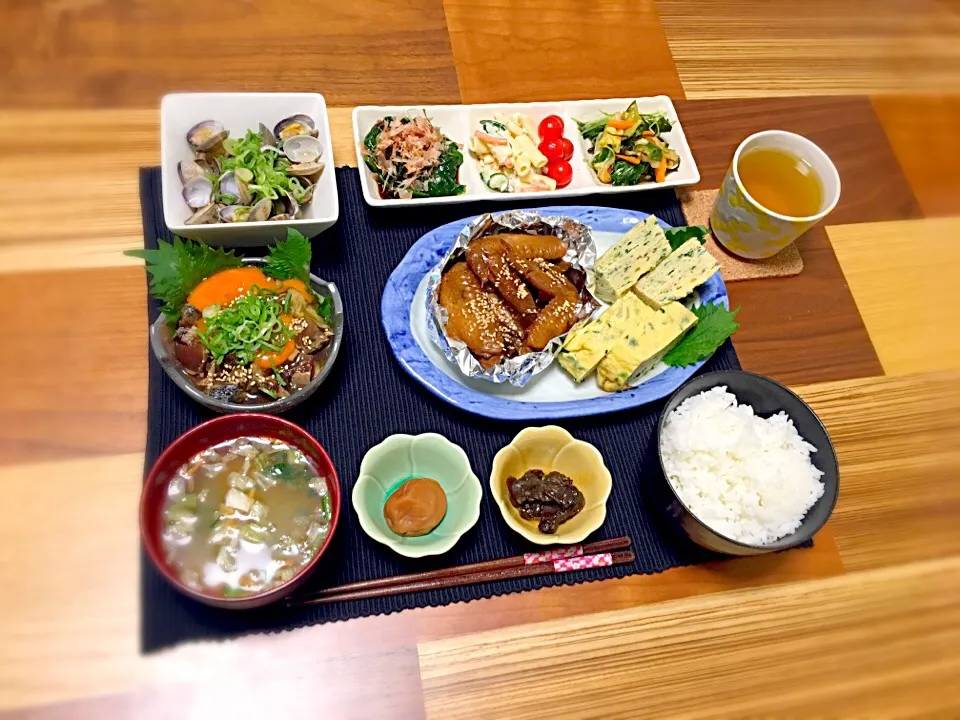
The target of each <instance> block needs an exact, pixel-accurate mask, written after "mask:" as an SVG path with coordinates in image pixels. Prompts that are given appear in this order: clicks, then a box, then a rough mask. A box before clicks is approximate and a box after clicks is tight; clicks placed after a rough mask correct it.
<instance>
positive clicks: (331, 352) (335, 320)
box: [150, 258, 343, 413]
mask: <svg viewBox="0 0 960 720" xmlns="http://www.w3.org/2000/svg"><path fill="white" fill-rule="evenodd" d="M244 263H245V264H247V265H256V266H261V265H263V263H264V260H263V258H247V259H245V260H244ZM310 287H312V288H313V290H314V292H316V293H317V294H318V295H320V296H321V297H329V298H330V299H331V301H332V302H333V317H332V319H331V320H330V327H331V328H333V342H331V343H330V344H329V345H327V347H326V348H324V349H323V350H322V351H321V357H322V358H323V360H324V363H323V367H321V368H320V372H318V373H317V376H316V377H315V378H313V380H311V381H310V383H309V384H308V385H307V386H306V387H305V388H303V389H302V390H299V391H297V392H295V393H293V394H292V395H290V396H289V397H285V398H282V399H280V400H271V401H270V402H265V403H258V404H240V403H231V402H223V401H221V400H216V399H214V398H212V397H210V396H209V395H207V394H206V393H205V392H203V391H201V390H200V389H198V388H197V386H196V385H194V384H193V382H191V380H190V377H189V376H188V375H187V374H186V373H185V372H184V371H183V370H182V369H181V368H180V363H178V362H177V359H176V357H175V356H174V354H173V333H172V332H171V330H170V326H169V325H167V319H166V317H164V316H163V315H160V317H158V318H157V319H156V320H155V321H154V323H153V325H151V326H150V346H151V347H152V348H153V354H154V355H156V356H157V360H158V361H160V366H161V367H162V368H163V369H164V371H165V372H166V373H167V375H169V376H170V379H171V380H173V381H174V382H175V383H176V384H177V386H178V387H179V388H180V389H181V390H183V391H184V392H185V393H186V394H187V395H189V396H190V397H191V398H193V399H194V400H196V401H197V402H198V403H200V404H201V405H204V406H205V407H208V408H210V409H211V410H215V411H216V412H221V413H235V412H259V413H281V412H284V411H286V410H289V409H290V408H293V407H295V406H297V405H299V404H300V403H302V402H303V401H304V400H306V399H307V398H308V397H310V396H311V395H313V393H314V392H316V390H317V388H318V387H320V384H321V383H322V382H323V381H324V380H326V378H327V375H329V374H330V370H331V369H332V368H333V363H334V362H335V361H336V359H337V354H338V353H339V352H340V343H341V342H342V341H343V301H342V300H341V299H340V291H339V290H337V286H336V285H334V284H333V283H332V282H327V281H326V280H321V279H320V278H318V277H317V276H316V275H310Z"/></svg>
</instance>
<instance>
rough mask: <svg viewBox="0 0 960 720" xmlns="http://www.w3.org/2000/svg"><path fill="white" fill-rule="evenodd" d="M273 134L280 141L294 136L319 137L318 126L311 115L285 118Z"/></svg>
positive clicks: (274, 129)
mask: <svg viewBox="0 0 960 720" xmlns="http://www.w3.org/2000/svg"><path fill="white" fill-rule="evenodd" d="M273 134H274V135H275V136H276V138H277V139H278V140H280V141H283V140H286V139H287V138H290V137H293V136H294V135H313V136H314V137H316V136H317V135H319V133H318V132H317V124H316V123H315V122H314V121H313V118H312V117H310V116H309V115H291V116H290V117H288V118H284V119H283V120H281V121H280V122H278V123H277V124H276V126H275V127H274V128H273Z"/></svg>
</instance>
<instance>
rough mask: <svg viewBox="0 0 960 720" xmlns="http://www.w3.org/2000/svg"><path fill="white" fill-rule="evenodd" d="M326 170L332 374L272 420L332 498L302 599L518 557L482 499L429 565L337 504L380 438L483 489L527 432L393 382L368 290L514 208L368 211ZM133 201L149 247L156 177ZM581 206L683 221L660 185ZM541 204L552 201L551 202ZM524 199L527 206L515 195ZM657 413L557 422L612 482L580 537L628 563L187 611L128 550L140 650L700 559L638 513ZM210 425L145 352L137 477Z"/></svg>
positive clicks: (351, 175) (145, 179)
mask: <svg viewBox="0 0 960 720" xmlns="http://www.w3.org/2000/svg"><path fill="white" fill-rule="evenodd" d="M336 173H337V182H338V184H339V188H340V221H339V222H338V223H337V225H335V226H334V227H333V228H331V229H330V230H328V231H327V232H325V233H324V234H322V235H321V236H319V237H318V238H316V239H315V240H314V243H313V268H312V269H313V271H314V272H315V273H317V274H318V275H319V276H321V277H323V278H326V279H329V280H332V281H334V282H336V283H337V286H338V287H339V288H340V292H341V293H342V295H343V302H344V307H345V310H344V313H345V322H344V331H345V336H344V342H343V347H342V349H341V351H340V356H339V358H338V360H337V364H336V366H335V367H334V369H333V371H332V372H331V374H330V376H329V377H328V378H327V380H326V381H325V383H324V384H323V385H322V386H321V387H320V389H319V390H318V391H317V393H316V395H314V396H313V397H312V398H311V399H310V400H308V401H307V402H306V403H305V404H304V406H302V407H300V408H297V410H295V411H294V412H292V413H290V414H288V415H287V416H286V417H288V418H289V419H290V420H292V421H293V422H295V423H297V424H299V425H301V426H303V427H305V428H306V429H307V430H308V431H309V432H310V433H311V434H313V435H314V436H315V437H316V438H317V439H318V440H319V441H320V443H321V444H322V445H323V446H324V447H325V448H326V449H327V451H328V452H329V453H330V457H331V458H332V459H333V462H334V464H335V465H336V468H337V473H338V475H339V478H340V488H341V491H342V494H343V498H344V503H343V511H342V512H341V514H340V524H339V526H338V527H337V530H336V533H335V535H334V539H333V542H332V544H331V546H330V548H329V549H328V551H327V553H326V554H325V556H324V558H323V559H322V560H321V562H320V563H319V565H318V566H317V568H316V570H315V571H314V574H313V576H312V577H311V578H310V580H308V582H307V584H306V585H305V586H304V587H303V590H302V592H309V591H310V590H311V589H316V588H319V587H324V586H328V585H339V584H342V583H348V582H355V581H357V580H366V579H371V578H378V577H385V576H388V575H396V574H400V573H407V572H417V571H421V570H429V569H433V568H437V567H446V566H450V565H461V564H464V563H473V562H479V561H482V560H489V559H493V558H500V557H507V556H511V555H518V554H520V553H523V552H526V551H529V550H531V549H533V547H532V546H530V545H529V544H528V543H527V542H526V541H524V540H523V539H522V538H520V537H519V536H518V535H516V534H515V533H514V532H513V531H512V530H510V529H509V528H507V526H506V524H505V523H504V522H503V519H502V518H501V517H500V511H499V510H498V509H497V507H496V504H495V503H494V502H493V501H492V500H491V499H490V497H489V493H485V495H484V498H483V505H482V507H481V513H480V521H479V522H478V523H477V525H476V526H475V527H474V528H473V529H472V530H470V531H469V532H468V533H467V534H466V535H464V537H463V538H461V540H460V542H459V543H458V544H457V545H456V547H454V548H453V550H451V551H450V552H449V553H447V554H446V555H444V556H441V557H439V558H432V559H422V560H408V559H406V558H402V557H400V556H398V555H396V554H394V553H393V552H392V551H391V550H390V549H389V548H386V547H384V546H382V545H380V544H378V543H376V542H374V541H373V540H371V539H369V538H368V537H367V536H366V535H364V533H363V531H362V530H361V528H360V526H359V524H358V522H357V519H356V515H355V514H354V512H353V508H352V506H351V505H350V492H351V490H352V488H353V483H354V481H355V479H356V476H357V472H358V470H359V468H360V460H361V459H362V458H363V455H364V452H366V450H367V449H368V448H369V447H370V446H372V445H375V444H376V443H378V442H380V441H381V440H383V438H385V437H386V436H388V435H391V434H393V433H401V432H402V433H412V434H417V433H422V432H437V433H440V434H441V435H445V436H446V437H448V438H449V439H450V440H452V441H453V442H455V443H457V444H458V445H460V446H461V447H462V448H463V449H464V450H465V451H466V453H467V455H468V456H469V457H470V462H471V464H472V466H473V470H474V472H475V473H476V474H477V477H479V478H480V479H481V482H483V483H484V484H486V479H487V478H489V475H490V466H491V463H492V461H493V456H494V455H495V454H496V452H497V451H498V450H499V449H500V448H501V447H503V446H504V445H506V444H507V443H509V442H510V440H511V439H512V438H513V436H514V435H515V434H516V433H517V432H518V431H519V430H520V429H521V428H522V427H524V426H525V425H528V424H536V423H518V422H510V421H504V422H500V423H497V422H491V421H489V420H486V419H482V418H478V417H476V416H473V415H469V414H466V413H463V412H462V411H460V410H458V409H456V408H454V407H452V406H450V405H448V404H446V403H445V402H443V401H442V400H440V399H438V398H436V397H434V396H433V395H431V394H430V393H428V392H427V391H426V390H425V389H423V388H421V387H420V385H419V384H418V383H417V382H416V381H415V380H413V379H412V378H410V377H409V376H407V374H406V373H405V372H404V371H403V369H402V368H401V367H400V365H399V364H398V363H397V362H396V361H395V360H394V358H393V355H392V353H391V351H390V348H389V346H388V344H387V340H386V337H385V335H384V333H383V330H382V328H381V325H380V296H381V293H382V291H383V286H384V283H385V282H386V279H387V276H388V275H389V274H390V272H391V271H392V270H393V269H394V267H395V266H396V265H397V263H398V262H400V260H401V259H402V258H403V256H404V254H406V252H407V250H408V248H409V247H410V246H411V245H412V244H413V243H414V241H416V240H417V238H419V237H420V236H421V235H423V234H424V233H425V232H427V231H428V230H431V229H433V228H434V227H436V226H438V225H441V224H443V223H446V222H450V221H452V220H455V219H457V218H460V217H466V216H469V215H474V214H476V213H478V212H484V211H486V210H492V209H505V208H506V207H521V206H524V203H522V202H513V203H502V202H501V203H496V204H495V205H494V204H493V203H484V204H481V203H471V204H469V205H462V206H443V207H440V208H437V209H434V208H426V207H425V208H413V209H409V210H407V209H405V210H384V209H379V210H378V209H372V208H368V207H367V206H366V204H365V203H364V202H363V197H362V195H361V192H360V179H359V174H358V173H357V171H356V170H355V169H352V168H340V169H338V170H337V171H336ZM140 201H141V205H142V209H143V230H144V240H145V245H146V247H156V241H157V238H165V239H167V240H169V239H170V233H169V232H168V231H167V229H166V226H165V224H164V221H163V210H162V203H161V193H160V172H159V170H158V169H156V168H146V169H143V170H141V172H140ZM590 202H591V200H590V199H586V200H585V199H584V198H574V199H573V200H572V201H571V202H570V203H569V204H578V205H583V204H590ZM593 202H602V203H603V204H604V205H610V206H612V207H623V208H626V209H630V210H640V211H643V212H649V213H655V214H656V215H657V216H658V217H660V218H662V219H663V220H665V221H666V222H668V223H670V224H672V225H682V224H684V223H685V221H684V219H683V215H682V214H681V211H680V205H679V203H678V202H677V200H676V197H675V196H674V195H673V193H672V192H670V191H656V192H645V193H633V194H626V195H614V196H603V197H602V198H596V199H594V200H593ZM550 204H551V205H554V204H558V203H556V202H553V201H552V202H551V203H550ZM559 204H564V203H562V202H561V203H559ZM526 205H527V206H529V201H527V203H526ZM250 254H252V255H259V254H262V253H261V252H260V251H253V252H251V253H250ZM149 307H150V320H151V321H152V320H153V319H154V318H155V317H156V314H157V312H158V310H157V306H156V303H154V302H151V303H150V306H149ZM148 352H149V351H148ZM739 367H740V363H739V362H738V361H737V356H736V353H735V352H734V350H733V346H732V345H731V344H730V342H729V341H728V342H727V343H726V344H725V345H724V346H723V347H722V348H721V349H720V350H719V351H718V352H717V353H716V355H714V357H713V358H712V359H711V361H710V362H709V363H707V365H706V366H705V367H704V368H703V372H708V371H712V370H724V369H731V368H733V369H736V368H739ZM662 407H663V402H659V403H654V404H651V405H647V406H644V407H641V408H636V409H633V410H626V411H623V412H619V413H616V414H612V415H601V416H594V417H588V418H582V419H571V420H562V421H559V422H558V423H557V424H559V425H562V426H564V427H566V428H567V429H568V430H569V431H570V432H572V433H573V434H574V435H576V436H577V437H579V438H581V439H583V440H586V441H587V442H590V443H593V444H594V445H595V446H597V447H598V448H599V449H600V452H601V453H603V456H604V458H605V460H606V463H607V466H608V467H609V468H610V471H611V473H612V475H613V493H612V494H611V496H610V500H609V503H608V506H607V510H608V514H607V520H606V522H605V523H604V525H603V527H602V528H600V530H598V531H597V532H596V533H594V535H593V536H591V537H590V538H589V540H591V541H592V540H598V539H602V538H609V537H617V536H620V535H627V536H629V537H630V538H632V540H633V550H634V552H635V553H636V555H637V560H636V562H635V563H634V564H631V565H620V566H615V567H609V568H601V569H598V570H591V571H581V572H570V573H564V574H562V575H542V576H539V577H532V578H523V579H518V580H510V581H504V582H497V583H489V584H486V585H474V586H468V587H461V588H453V589H447V590H434V591H429V592H423V593H417V594H413V595H401V596H397V597H388V598H381V599H368V600H357V601H353V602H346V603H338V604H332V605H318V606H313V607H308V608H303V609H297V610H290V609H287V608H286V607H284V606H283V605H282V604H281V605H278V606H275V607H274V608H273V609H271V608H269V607H268V608H263V609H259V610H247V611H227V610H218V609H215V608H210V607H207V606H205V605H200V604H198V603H196V602H194V601H192V600H190V599H187V598H185V597H183V596H181V595H180V594H178V593H177V592H176V591H175V590H173V589H172V588H171V587H170V586H169V585H168V584H167V583H166V582H165V581H164V579H163V578H162V577H161V576H160V575H159V573H157V572H156V571H155V570H154V568H153V567H152V566H151V565H150V563H149V560H148V559H147V558H146V556H145V555H143V554H141V576H142V588H141V600H142V606H141V608H142V610H141V629H142V647H143V650H144V651H151V650H156V649H159V648H161V647H164V646H167V645H172V644H174V643H177V642H182V641H185V640H194V639H200V638H225V637H230V636H234V635H239V634H243V633H248V632H263V631H276V630H284V629H290V628H295V627H301V626H304V625H310V624H314V623H320V622H328V621H331V620H345V619H348V618H355V617H361V616H365V615H377V614H382V613H389V612H395V611H397V610H403V609H406V608H416V607H426V606H431V605H445V604H447V603H452V602H458V601H465V600H476V599H479V598H486V597H492V596H494V595H502V594H505V593H510V592H518V591H521V590H532V589H535V588H539V587H544V586H547V585H559V584H561V583H566V584H574V583H579V582H584V581H587V580H597V579H601V578H612V577H623V576H625V575H631V574H634V573H654V572H660V571H662V570H665V569H666V568H669V567H674V566H678V565H690V564H694V563H698V562H703V561H705V560H708V559H713V558H714V557H715V556H713V555H711V554H709V553H707V552H705V551H703V550H701V549H700V548H697V547H695V546H694V545H692V544H691V543H689V542H687V541H685V540H683V539H681V538H679V537H676V536H675V535H673V534H671V533H670V532H669V531H668V530H667V529H666V528H665V527H663V526H661V525H660V521H661V520H660V518H659V517H658V516H656V514H655V513H654V512H653V511H652V510H651V508H650V507H649V502H648V501H647V499H646V497H645V494H644V492H643V485H644V478H645V477H646V476H648V475H649V473H652V472H657V470H656V453H655V452H651V438H652V437H653V434H654V428H655V425H656V422H657V420H658V419H659V416H660V410H661V408H662ZM210 417H212V414H211V413H210V412H209V411H207V410H205V409H204V408H202V407H201V406H199V405H197V404H196V403H194V402H192V401H191V400H190V399H189V398H188V397H187V396H186V395H185V394H184V393H183V392H181V391H180V389H179V388H177V386H176V385H174V383H173V382H172V381H171V380H170V379H169V378H168V377H167V376H166V375H165V374H164V372H163V370H162V369H161V368H160V365H159V364H158V363H157V361H156V359H155V358H154V357H153V354H152V353H150V389H149V410H148V418H149V424H148V431H147V454H146V467H147V469H149V468H150V466H152V464H153V462H154V461H155V460H156V458H157V456H158V455H159V454H160V452H161V451H162V450H163V449H164V448H165V447H166V446H167V445H168V444H169V443H170V442H172V441H173V440H174V439H175V438H176V437H177V436H178V435H179V434H180V433H182V432H184V431H185V430H187V429H189V428H190V427H192V426H194V425H196V424H198V423H200V422H202V421H203V420H206V419H208V418H210Z"/></svg>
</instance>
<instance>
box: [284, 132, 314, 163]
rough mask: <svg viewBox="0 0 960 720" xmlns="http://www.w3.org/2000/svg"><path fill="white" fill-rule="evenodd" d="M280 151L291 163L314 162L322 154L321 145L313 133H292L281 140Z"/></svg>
mask: <svg viewBox="0 0 960 720" xmlns="http://www.w3.org/2000/svg"><path fill="white" fill-rule="evenodd" d="M281 152H282V153H283V154H284V155H286V156H287V159H288V160H289V161H290V162H292V163H309V162H316V161H317V160H319V159H320V156H321V155H323V145H321V144H320V141H319V140H317V139H316V138H315V137H314V136H313V135H294V136H293V137H290V138H287V139H286V140H284V141H283V148H282V150H281Z"/></svg>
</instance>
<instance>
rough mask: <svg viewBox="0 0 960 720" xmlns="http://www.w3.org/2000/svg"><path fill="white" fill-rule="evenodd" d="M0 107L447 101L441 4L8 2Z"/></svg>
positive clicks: (450, 71)
mask: <svg viewBox="0 0 960 720" xmlns="http://www.w3.org/2000/svg"><path fill="white" fill-rule="evenodd" d="M5 8H6V11H5V22H4V23H3V25H2V26H0V67H4V68H6V70H5V72H4V74H3V77H2V79H0V107H4V108H10V107H48V108H49V107H55V108H65V107H73V108H76V107H137V106H156V105H157V104H158V103H159V100H160V96H161V95H163V94H164V93H167V92H172V91H184V90H189V91H233V92H237V91H260V92H276V91H278V90H283V91H287V92H319V93H322V94H323V95H324V97H325V98H326V101H327V103H329V104H331V105H338V104H340V105H350V104H363V103H392V102H398V103H407V102H410V103H417V102H419V103H438V102H458V100H459V97H460V96H459V91H458V89H457V77H456V71H455V69H454V65H453V56H452V53H451V51H450V42H449V39H448V36H447V31H446V25H445V22H444V15H443V6H442V4H441V0H410V1H408V2H402V3H395V2H390V1H389V0H364V1H363V2H336V1H335V0H302V2H298V3H295V4H289V3H280V2H253V0H239V1H238V2H226V1H224V0H211V1H209V2H205V3H203V4H202V5H198V4H197V3H195V2H191V1H190V0H138V2H127V0H12V2H8V3H6V4H5Z"/></svg>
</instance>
